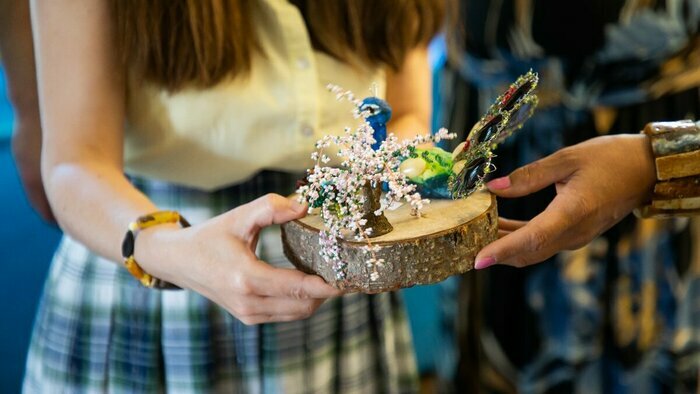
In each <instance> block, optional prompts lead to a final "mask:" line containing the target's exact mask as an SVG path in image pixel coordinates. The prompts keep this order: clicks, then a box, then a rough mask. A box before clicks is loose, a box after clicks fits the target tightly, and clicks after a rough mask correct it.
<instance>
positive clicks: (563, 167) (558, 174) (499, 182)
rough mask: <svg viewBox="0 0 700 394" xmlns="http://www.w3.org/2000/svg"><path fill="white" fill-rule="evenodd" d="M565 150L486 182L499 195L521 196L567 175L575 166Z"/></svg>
mask: <svg viewBox="0 0 700 394" xmlns="http://www.w3.org/2000/svg"><path fill="white" fill-rule="evenodd" d="M571 161H572V159H571V155H569V154H568V153H567V151H566V150H561V151H558V152H556V153H554V154H552V155H550V156H547V157H545V158H543V159H540V160H538V161H536V162H533V163H530V164H528V165H526V166H523V167H520V168H518V169H517V170H515V171H513V172H512V173H510V175H508V176H506V177H501V178H497V179H494V180H492V181H491V182H489V183H487V184H486V186H487V187H488V188H489V190H490V191H491V192H492V193H494V194H496V195H498V196H500V197H522V196H527V195H529V194H532V193H534V192H536V191H539V190H541V189H543V188H545V187H547V186H549V185H551V184H553V183H556V182H559V181H561V180H562V179H566V178H567V177H569V176H570V175H571V174H572V173H573V171H574V168H575V166H573V165H572V164H571Z"/></svg>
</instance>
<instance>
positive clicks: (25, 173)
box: [12, 108, 56, 223]
mask: <svg viewBox="0 0 700 394" xmlns="http://www.w3.org/2000/svg"><path fill="white" fill-rule="evenodd" d="M36 111H37V119H36V122H35V123H32V125H29V126H25V125H21V124H19V123H21V122H22V121H21V120H19V119H18V120H17V122H18V125H17V126H16V128H15V132H14V135H13V136H12V155H13V156H14V158H15V165H16V166H17V171H18V173H19V176H20V179H21V180H22V186H24V192H25V193H26V194H27V198H28V199H29V203H30V204H31V205H32V207H33V208H34V209H35V210H36V211H37V213H39V215H40V216H41V217H42V218H43V219H44V220H46V221H47V222H49V223H54V222H55V221H56V219H55V218H54V217H53V212H51V206H50V205H49V200H48V199H47V198H46V192H45V191H44V184H43V183H42V180H41V128H40V126H39V120H38V118H39V115H38V112H39V109H38V108H37V109H36ZM28 128H29V129H31V130H27V129H28Z"/></svg>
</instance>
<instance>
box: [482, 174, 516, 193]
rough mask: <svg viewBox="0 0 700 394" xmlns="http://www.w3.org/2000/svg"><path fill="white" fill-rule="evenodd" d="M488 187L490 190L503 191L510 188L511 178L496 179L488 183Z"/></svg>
mask: <svg viewBox="0 0 700 394" xmlns="http://www.w3.org/2000/svg"><path fill="white" fill-rule="evenodd" d="M486 186H487V187H488V188H489V189H494V190H502V189H507V188H509V187H510V178H508V177H507V176H504V177H500V178H496V179H494V180H492V181H491V182H489V183H487V184H486Z"/></svg>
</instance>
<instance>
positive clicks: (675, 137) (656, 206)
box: [635, 120, 700, 217]
mask: <svg viewBox="0 0 700 394" xmlns="http://www.w3.org/2000/svg"><path fill="white" fill-rule="evenodd" d="M642 133H644V134H646V135H647V136H648V137H649V141H650V142H651V148H652V151H653V154H654V165H655V167H656V184H655V185H654V192H653V194H652V200H651V202H650V203H649V204H648V205H645V206H643V207H641V208H639V209H636V210H635V214H636V215H637V216H639V217H671V216H689V215H697V214H700V123H694V122H693V121H690V120H682V121H677V122H655V123H649V124H648V125H647V126H646V127H645V128H644V130H643V131H642Z"/></svg>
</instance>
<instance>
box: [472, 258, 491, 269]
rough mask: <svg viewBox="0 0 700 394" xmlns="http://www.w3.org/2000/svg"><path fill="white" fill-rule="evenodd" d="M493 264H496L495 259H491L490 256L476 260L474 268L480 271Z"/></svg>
mask: <svg viewBox="0 0 700 394" xmlns="http://www.w3.org/2000/svg"><path fill="white" fill-rule="evenodd" d="M494 264H496V259H495V258H494V257H492V256H489V257H482V258H480V259H477V260H476V263H474V268H475V269H478V270H480V269H484V268H487V267H490V266H492V265H494Z"/></svg>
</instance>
